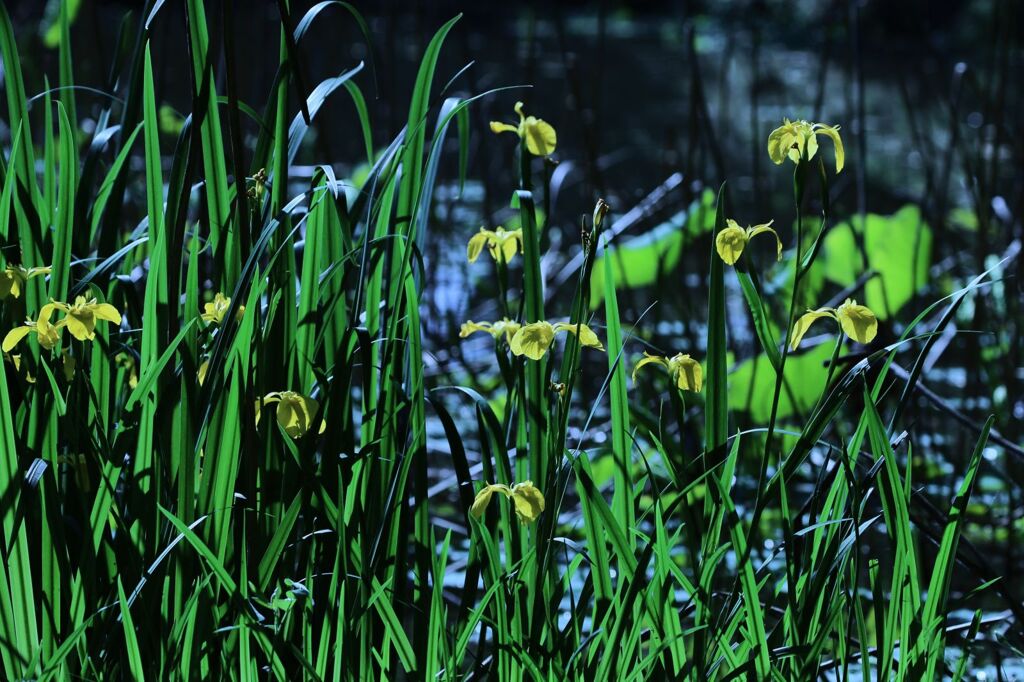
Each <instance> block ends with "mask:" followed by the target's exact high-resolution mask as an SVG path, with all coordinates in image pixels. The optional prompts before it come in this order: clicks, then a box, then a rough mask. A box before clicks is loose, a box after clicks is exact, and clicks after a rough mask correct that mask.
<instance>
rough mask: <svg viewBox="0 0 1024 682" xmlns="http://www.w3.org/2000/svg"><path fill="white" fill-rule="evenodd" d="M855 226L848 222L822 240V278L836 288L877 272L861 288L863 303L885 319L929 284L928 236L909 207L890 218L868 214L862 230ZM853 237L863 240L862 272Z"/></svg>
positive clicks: (918, 215)
mask: <svg viewBox="0 0 1024 682" xmlns="http://www.w3.org/2000/svg"><path fill="white" fill-rule="evenodd" d="M859 223H860V219H859V218H851V219H850V220H848V221H845V222H842V223H839V224H837V225H836V226H834V227H833V228H832V229H831V230H830V231H829V233H828V234H827V235H825V243H824V249H823V253H822V256H823V258H822V261H821V262H823V263H824V271H825V275H826V277H828V279H830V280H831V281H833V282H835V283H836V284H838V285H840V286H850V285H851V284H853V283H854V282H855V281H857V277H858V276H859V275H860V274H861V273H862V272H864V271H865V270H866V269H869V268H870V269H871V270H874V271H875V272H877V273H878V276H877V277H874V278H872V279H871V280H870V281H868V283H867V284H866V285H865V288H864V298H865V300H864V301H863V303H864V304H865V305H867V306H868V307H869V308H871V310H873V311H874V312H875V315H877V316H878V317H879V318H880V319H885V318H887V317H890V316H891V315H894V314H896V313H897V312H898V311H899V310H900V308H902V307H903V306H904V305H906V304H907V302H908V301H909V300H910V299H911V297H912V296H913V295H914V293H915V291H917V290H918V289H920V288H921V287H923V286H924V285H925V283H926V282H927V281H928V267H929V265H931V253H932V231H931V228H930V227H928V225H927V223H925V222H924V220H923V219H922V217H921V210H920V209H919V208H918V207H917V206H914V205H912V204H908V205H906V206H904V207H903V208H901V209H900V210H898V211H896V212H895V213H893V214H892V215H879V214H877V213H868V214H867V215H866V216H865V220H864V225H863V226H861V225H860V224H859ZM857 233H860V234H863V235H864V250H865V252H866V253H867V259H868V263H867V265H866V266H865V264H864V259H863V257H862V256H861V253H860V250H859V249H858V248H857V246H856V241H855V239H854V236H855V234H857Z"/></svg>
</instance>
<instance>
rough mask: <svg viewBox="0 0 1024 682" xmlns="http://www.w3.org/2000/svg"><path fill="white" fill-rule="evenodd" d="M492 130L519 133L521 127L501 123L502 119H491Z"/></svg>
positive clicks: (493, 131)
mask: <svg viewBox="0 0 1024 682" xmlns="http://www.w3.org/2000/svg"><path fill="white" fill-rule="evenodd" d="M491 132H492V133H516V134H518V133H519V128H518V127H516V126H514V125H509V124H508V123H501V122H500V121H491Z"/></svg>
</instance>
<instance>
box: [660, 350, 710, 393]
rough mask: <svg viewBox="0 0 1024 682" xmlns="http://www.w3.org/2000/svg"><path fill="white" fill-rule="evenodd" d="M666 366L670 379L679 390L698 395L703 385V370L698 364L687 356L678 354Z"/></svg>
mask: <svg viewBox="0 0 1024 682" xmlns="http://www.w3.org/2000/svg"><path fill="white" fill-rule="evenodd" d="M668 366H669V372H670V373H671V375H672V379H673V380H674V381H675V382H676V386H678V387H679V389H680V390H683V391H693V392H694V393H700V389H701V387H702V386H703V385H704V370H703V369H702V368H701V366H700V363H699V362H697V361H696V360H694V359H693V358H691V357H690V356H689V355H684V354H683V353H679V354H677V355H676V356H675V357H673V358H672V359H671V360H669V361H668Z"/></svg>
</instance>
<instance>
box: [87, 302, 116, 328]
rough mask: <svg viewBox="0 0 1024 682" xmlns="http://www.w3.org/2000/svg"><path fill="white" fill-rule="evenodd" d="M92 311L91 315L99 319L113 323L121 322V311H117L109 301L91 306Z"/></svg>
mask: <svg viewBox="0 0 1024 682" xmlns="http://www.w3.org/2000/svg"><path fill="white" fill-rule="evenodd" d="M92 312H93V315H95V316H96V317H97V318H99V319H101V320H106V321H107V322H113V323H114V324H121V313H119V312H117V308H115V307H114V306H112V305H110V304H109V303H98V304H96V305H95V306H93V309H92Z"/></svg>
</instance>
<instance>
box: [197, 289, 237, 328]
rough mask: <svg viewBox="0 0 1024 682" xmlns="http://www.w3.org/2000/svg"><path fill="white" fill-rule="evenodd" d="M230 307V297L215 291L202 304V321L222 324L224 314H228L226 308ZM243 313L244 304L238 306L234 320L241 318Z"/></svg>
mask: <svg viewBox="0 0 1024 682" xmlns="http://www.w3.org/2000/svg"><path fill="white" fill-rule="evenodd" d="M230 309H231V298H230V297H228V296H225V295H224V294H223V293H221V292H219V291H218V292H217V293H216V295H214V297H213V300H212V301H211V302H209V303H206V304H204V305H203V311H204V312H203V313H202V318H203V321H204V322H211V323H213V324H223V322H224V316H225V315H227V314H228V310H230ZM244 313H245V306H244V305H240V306H238V312H237V313H235V320H236V321H238V320H241V319H242V315H243V314H244Z"/></svg>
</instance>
